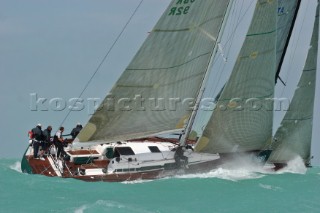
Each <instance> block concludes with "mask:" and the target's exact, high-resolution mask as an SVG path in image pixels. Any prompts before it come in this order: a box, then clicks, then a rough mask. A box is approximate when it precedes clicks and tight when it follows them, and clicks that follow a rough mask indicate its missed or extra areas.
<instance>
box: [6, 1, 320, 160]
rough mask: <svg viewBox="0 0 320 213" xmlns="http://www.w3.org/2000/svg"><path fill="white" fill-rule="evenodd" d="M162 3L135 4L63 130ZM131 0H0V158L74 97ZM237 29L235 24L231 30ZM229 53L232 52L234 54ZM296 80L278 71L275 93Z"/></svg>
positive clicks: (308, 9)
mask: <svg viewBox="0 0 320 213" xmlns="http://www.w3.org/2000/svg"><path fill="white" fill-rule="evenodd" d="M237 1H238V2H239V4H242V3H244V4H243V9H244V8H246V7H249V4H250V3H251V2H252V0H245V1H244V0H237ZM169 2H170V0H161V1H159V0H144V1H143V3H142V5H141V6H140V8H139V9H138V11H137V12H136V14H135V16H134V17H133V18H132V20H131V22H130V23H129V25H128V26H127V27H126V29H125V31H124V32H123V34H122V35H121V37H120V39H119V40H118V42H117V43H116V45H115V46H114V48H113V49H112V51H111V52H110V54H109V55H108V57H107V59H106V60H105V61H104V63H103V64H102V66H101V68H100V70H99V71H98V72H97V74H96V75H95V77H94V78H93V79H92V81H91V83H90V84H89V87H88V88H87V90H86V91H85V92H84V94H83V95H82V98H83V100H84V102H83V106H82V108H83V109H82V110H79V111H76V112H72V113H71V114H70V116H68V118H67V120H66V121H65V122H64V124H63V125H64V127H65V129H66V131H65V132H66V133H68V132H70V131H71V129H72V128H73V127H74V126H75V125H76V124H77V123H78V122H80V123H82V124H85V123H86V122H87V121H88V119H89V118H90V114H91V113H92V110H93V107H94V100H95V98H100V99H102V98H104V97H105V95H106V94H107V93H108V92H109V91H110V89H111V88H112V86H113V84H114V83H115V81H116V80H117V79H118V78H119V76H120V75H121V73H122V72H123V71H124V70H125V68H126V66H127V65H128V64H129V62H130V60H131V59H132V58H133V56H134V54H135V53H136V52H137V51H138V49H139V47H140V46H141V45H142V43H143V41H144V40H145V38H146V37H147V36H148V32H150V31H151V30H152V28H153V26H154V25H155V24H156V22H157V20H158V19H159V18H160V16H161V14H162V13H163V11H164V10H165V9H166V7H167V6H168V4H169ZM315 2H316V1H315V0H310V1H309V0H304V1H302V9H301V13H300V14H299V17H298V25H299V26H298V27H297V29H296V30H297V32H300V34H299V36H296V37H294V38H295V39H293V40H294V41H293V42H292V47H291V49H292V51H291V55H290V58H289V59H288V60H287V61H286V62H285V66H287V69H290V70H292V73H299V69H300V70H301V66H303V60H304V59H305V56H306V51H307V49H308V45H307V44H308V38H309V39H310V36H311V27H312V25H313V20H312V18H313V15H314V8H315ZM139 3H140V0H95V1H85V0H68V1H65V0H64V1H63V0H56V1H49V0H28V1H23V0H0V74H1V77H0V97H1V102H0V112H2V113H1V114H0V135H1V143H0V146H1V148H0V158H20V157H21V156H22V154H23V152H24V151H25V148H26V146H27V143H28V137H27V132H28V131H29V130H30V129H32V128H33V127H34V126H35V125H36V124H37V123H41V124H42V125H43V127H46V126H47V125H52V126H53V129H54V131H55V130H57V128H58V127H59V126H60V125H61V122H62V120H64V118H65V116H66V115H67V113H68V106H70V105H71V104H72V103H73V102H72V98H77V97H78V96H79V94H80V93H81V91H82V90H83V88H84V87H85V85H86V83H87V82H88V80H89V79H90V78H91V76H92V74H93V73H94V71H95V70H96V69H97V67H98V65H99V63H100V62H101V61H102V59H103V57H104V56H105V55H106V53H107V51H108V50H109V48H110V47H111V46H112V44H113V42H114V41H115V40H116V38H117V36H118V35H119V33H120V32H121V30H122V28H123V27H124V25H125V24H126V23H127V21H128V20H129V18H130V16H131V15H132V13H133V11H134V10H135V9H136V7H137V5H138V4H139ZM251 15H252V14H251ZM248 17H249V18H250V14H248ZM248 17H246V18H244V20H243V23H244V24H245V23H248V20H249V19H248ZM310 26H311V27H310ZM245 29H247V28H245V27H239V28H238V30H239V33H241V32H244V31H245ZM242 40H243V38H241V36H240V34H239V36H238V34H237V36H236V38H234V42H233V45H234V46H235V47H234V46H232V49H239V48H240V47H241V41H242ZM296 47H297V48H296ZM294 50H296V51H294ZM236 53H237V50H235V52H233V55H234V57H235V56H236ZM295 69H296V70H295ZM291 77H292V79H291ZM298 79H299V74H289V75H285V80H286V81H287V82H288V83H287V85H288V86H287V87H286V88H284V89H283V88H282V87H281V85H279V86H277V89H278V91H281V93H282V91H284V93H283V94H284V95H285V96H290V95H292V92H291V93H290V92H289V91H292V90H293V89H292V88H295V85H296V83H297V81H298ZM319 82H320V81H319V75H318V84H317V91H318V93H317V95H316V97H317V98H316V104H315V106H319V104H320V101H319V96H320V95H319V92H320V88H319V87H320V83H319ZM287 90H288V92H287V93H286V91H287ZM276 94H278V93H276ZM41 100H42V101H43V102H42V101H41ZM37 101H38V102H37ZM57 103H60V104H62V105H60V106H59V105H58V106H57V105H56V104H57ZM315 108H317V107H315ZM318 108H319V107H318ZM315 114H316V117H315V122H314V131H313V133H314V135H313V146H314V149H313V150H316V152H315V153H314V156H315V160H314V162H315V164H317V165H320V156H319V155H320V153H319V150H320V145H319V144H320V133H318V131H317V129H319V127H320V124H319V120H320V119H319V116H317V115H319V114H320V113H319V110H318V109H316V110H315ZM282 116H283V114H277V115H276V116H275V125H279V123H280V121H281V119H282Z"/></svg>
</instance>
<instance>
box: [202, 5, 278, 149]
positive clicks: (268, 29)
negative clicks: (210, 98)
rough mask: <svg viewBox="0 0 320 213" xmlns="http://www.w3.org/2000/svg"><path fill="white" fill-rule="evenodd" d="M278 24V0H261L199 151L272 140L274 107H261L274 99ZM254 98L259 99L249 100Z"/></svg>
mask: <svg viewBox="0 0 320 213" xmlns="http://www.w3.org/2000/svg"><path fill="white" fill-rule="evenodd" d="M276 26H277V1H276V0H259V1H257V3H256V8H255V12H254V16H253V19H252V22H251V25H250V28H249V31H248V33H247V35H246V39H245V41H244V44H243V47H242V49H241V51H240V54H239V56H238V60H237V62H236V64H235V67H234V69H233V72H232V74H231V76H230V79H229V80H228V82H227V84H226V86H225V88H224V89H223V91H222V94H221V96H220V98H219V100H218V103H217V108H216V109H215V111H214V112H213V114H212V116H211V118H210V120H209V122H208V124H207V126H206V128H205V130H204V132H203V136H202V137H201V138H200V140H199V142H198V144H197V146H196V150H197V151H201V152H211V153H230V152H233V151H252V150H260V149H261V148H262V147H263V146H264V144H265V143H266V142H267V141H268V140H271V137H272V121H273V114H272V110H273V106H272V104H267V105H268V106H264V105H263V106H261V107H260V106H259V103H261V102H262V103H261V104H265V103H264V102H265V101H264V100H265V99H269V98H273V94H274V86H275V84H274V76H275V70H276V40H277V29H276ZM235 98H236V99H235ZM252 98H253V100H258V101H253V102H250V101H249V102H248V103H245V102H246V101H247V100H252ZM231 100H234V101H231ZM267 102H268V101H267ZM256 103H258V105H257V107H255V106H254V104H256Z"/></svg>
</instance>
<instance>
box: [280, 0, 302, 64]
mask: <svg viewBox="0 0 320 213" xmlns="http://www.w3.org/2000/svg"><path fill="white" fill-rule="evenodd" d="M300 3H301V0H278V20H277V70H279V69H280V68H281V63H282V62H280V61H281V60H282V59H283V58H284V56H285V54H286V51H285V50H286V45H287V44H288V42H289V40H290V38H291V32H290V31H292V29H293V26H294V24H295V16H296V15H297V10H299V7H300Z"/></svg>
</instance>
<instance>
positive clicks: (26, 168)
mask: <svg viewBox="0 0 320 213" xmlns="http://www.w3.org/2000/svg"><path fill="white" fill-rule="evenodd" d="M29 148H30V146H28V147H27V149H26V151H25V152H24V154H23V156H22V159H21V171H22V172H23V173H28V174H33V172H32V168H31V166H30V163H29V161H28V158H27V152H28V151H29Z"/></svg>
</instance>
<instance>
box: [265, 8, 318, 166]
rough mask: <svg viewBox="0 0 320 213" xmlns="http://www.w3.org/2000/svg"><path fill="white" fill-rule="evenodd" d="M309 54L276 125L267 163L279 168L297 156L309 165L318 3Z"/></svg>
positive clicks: (316, 52) (316, 49)
mask: <svg viewBox="0 0 320 213" xmlns="http://www.w3.org/2000/svg"><path fill="white" fill-rule="evenodd" d="M316 11H317V12H316V17H315V22H314V27H313V33H312V38H311V42H310V49H309V51H308V56H307V59H306V62H305V65H304V69H303V71H302V75H301V77H300V80H299V83H298V86H297V89H296V90H295V93H294V96H293V99H292V101H291V103H290V106H289V110H288V111H287V113H286V114H285V116H284V118H283V120H282V122H281V124H280V127H279V128H278V130H277V132H276V134H275V136H274V140H273V143H272V144H271V149H272V150H273V151H272V153H271V155H270V157H269V159H268V163H272V164H274V165H276V169H277V170H278V169H281V168H283V167H285V166H286V165H287V163H288V162H289V161H291V160H293V159H294V158H295V157H297V156H299V157H301V158H302V160H303V162H304V164H305V165H306V166H310V165H311V162H310V161H311V158H312V157H311V136H312V123H313V110H314V98H315V88H316V70H317V57H318V40H319V5H318V7H317V10H316Z"/></svg>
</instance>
